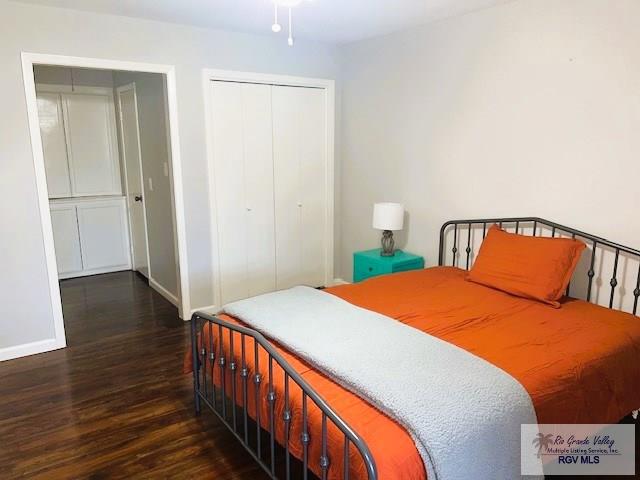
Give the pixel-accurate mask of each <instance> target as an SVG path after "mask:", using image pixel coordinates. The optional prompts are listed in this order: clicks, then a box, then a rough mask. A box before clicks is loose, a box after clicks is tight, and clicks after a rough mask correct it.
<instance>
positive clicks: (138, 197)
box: [133, 195, 142, 202]
mask: <svg viewBox="0 0 640 480" xmlns="http://www.w3.org/2000/svg"><path fill="white" fill-rule="evenodd" d="M133 199H134V200H135V201H136V202H141V201H142V195H136V196H135V197H133Z"/></svg>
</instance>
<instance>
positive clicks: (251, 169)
mask: <svg viewBox="0 0 640 480" xmlns="http://www.w3.org/2000/svg"><path fill="white" fill-rule="evenodd" d="M211 99H212V119H211V120H212V127H213V128H212V133H213V138H212V139H211V140H212V146H213V167H214V168H213V170H214V171H213V175H214V184H215V186H214V189H215V192H214V195H215V199H216V210H217V212H216V213H217V222H216V224H217V230H218V232H217V242H218V257H219V259H218V269H219V277H220V280H219V284H220V297H221V300H220V301H221V302H222V303H227V302H230V301H233V300H237V299H240V298H246V297H248V296H251V295H256V294H259V293H263V292H266V291H270V290H273V289H274V288H275V252H274V220H273V162H272V153H271V136H272V133H271V87H270V86H268V85H256V84H243V83H234V82H218V81H213V82H211Z"/></svg>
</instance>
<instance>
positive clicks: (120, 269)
mask: <svg viewBox="0 0 640 480" xmlns="http://www.w3.org/2000/svg"><path fill="white" fill-rule="evenodd" d="M127 270H131V265H120V266H119V267H106V268H94V269H93V270H83V271H82V272H74V273H62V274H60V275H58V280H68V279H70V278H80V277H90V276H92V275H102V274H103V273H115V272H126V271H127Z"/></svg>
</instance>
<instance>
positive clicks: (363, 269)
mask: <svg viewBox="0 0 640 480" xmlns="http://www.w3.org/2000/svg"><path fill="white" fill-rule="evenodd" d="M383 273H389V269H388V268H385V265H382V264H380V263H379V262H376V261H373V260H369V259H366V258H365V259H360V260H359V261H358V262H357V263H356V265H355V267H354V272H353V280H354V281H355V282H359V281H361V280H364V279H365V278H369V277H375V276H377V275H382V274H383Z"/></svg>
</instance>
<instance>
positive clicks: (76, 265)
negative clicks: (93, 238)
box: [51, 203, 82, 277]
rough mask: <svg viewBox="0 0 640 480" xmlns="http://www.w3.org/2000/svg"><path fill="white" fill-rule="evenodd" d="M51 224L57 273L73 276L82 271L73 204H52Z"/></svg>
mask: <svg viewBox="0 0 640 480" xmlns="http://www.w3.org/2000/svg"><path fill="white" fill-rule="evenodd" d="M51 226H52V227H53V241H54V244H55V247H56V264H57V265H58V275H59V276H61V277H66V276H73V274H76V273H78V272H81V271H82V255H81V250H80V235H79V234H78V219H77V216H76V207H75V205H69V204H64V203H63V204H60V205H56V204H52V205H51Z"/></svg>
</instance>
